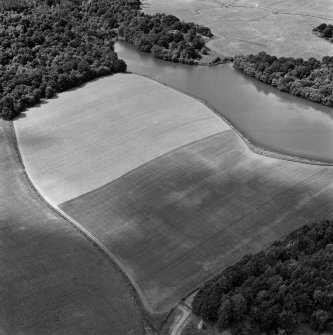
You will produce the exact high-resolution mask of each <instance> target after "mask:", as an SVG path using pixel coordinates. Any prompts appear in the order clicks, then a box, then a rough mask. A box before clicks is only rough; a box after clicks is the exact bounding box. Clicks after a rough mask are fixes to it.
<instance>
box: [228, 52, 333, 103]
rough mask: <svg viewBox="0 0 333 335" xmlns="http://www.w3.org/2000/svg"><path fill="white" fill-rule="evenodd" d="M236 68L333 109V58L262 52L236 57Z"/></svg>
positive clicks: (284, 90)
mask: <svg viewBox="0 0 333 335" xmlns="http://www.w3.org/2000/svg"><path fill="white" fill-rule="evenodd" d="M234 66H235V68H237V69H239V70H241V71H243V72H245V73H246V74H247V75H249V76H251V77H254V78H256V79H259V80H260V81H262V82H264V83H267V84H269V85H272V86H274V87H276V88H278V89H279V90H280V91H282V92H287V93H291V94H293V95H296V96H298V97H302V98H305V99H308V100H311V101H314V102H318V103H321V104H323V105H326V106H333V57H329V56H325V57H323V59H322V60H321V61H319V60H317V59H315V58H309V59H308V60H303V59H302V58H296V59H295V58H292V57H280V58H277V57H275V56H271V55H268V54H267V53H265V52H260V53H259V54H258V55H248V56H243V55H240V56H236V57H235V58H234Z"/></svg>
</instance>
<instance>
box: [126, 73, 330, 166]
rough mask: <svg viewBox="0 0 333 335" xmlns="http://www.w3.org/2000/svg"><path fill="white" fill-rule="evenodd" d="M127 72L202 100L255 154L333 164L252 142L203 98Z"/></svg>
mask: <svg viewBox="0 0 333 335" xmlns="http://www.w3.org/2000/svg"><path fill="white" fill-rule="evenodd" d="M126 73H130V74H135V75H137V76H141V77H145V78H148V79H150V80H153V81H155V82H156V83H159V84H161V85H163V86H165V87H168V88H171V89H173V90H175V91H177V92H179V93H182V94H185V95H187V96H189V97H191V98H193V99H196V100H197V101H199V102H201V103H202V104H203V105H205V106H206V107H207V108H209V109H210V110H211V111H212V112H213V113H214V114H215V115H216V116H217V117H219V118H220V119H221V120H222V121H224V122H225V123H226V124H227V125H228V126H229V127H230V128H231V129H232V130H234V131H235V132H236V133H237V134H238V136H239V137H240V138H241V139H242V140H243V142H244V143H245V144H246V146H247V147H248V148H249V149H250V150H251V151H252V152H254V153H255V154H258V155H261V156H266V157H270V158H275V159H280V160H285V161H291V162H296V163H302V164H309V165H320V166H333V162H332V163H331V162H325V161H319V160H315V159H310V158H304V157H301V156H296V155H295V156H291V155H287V154H283V153H281V152H278V151H273V150H271V149H268V148H266V147H264V146H260V145H257V144H254V143H252V142H251V141H250V140H249V139H248V138H247V137H246V136H245V135H244V134H243V133H241V132H240V131H239V130H238V129H237V128H236V127H235V126H234V125H233V124H232V123H231V122H230V121H229V120H228V119H227V118H226V117H225V116H223V115H221V114H220V113H218V112H217V110H215V109H214V108H213V107H212V106H210V105H209V103H208V102H207V101H206V100H204V99H202V98H198V97H196V96H195V95H192V94H189V93H186V92H185V91H183V90H181V89H179V88H175V87H173V86H169V85H167V84H166V83H163V82H161V81H158V80H157V79H154V78H151V77H149V76H147V75H144V74H140V73H137V72H133V71H128V72H126Z"/></svg>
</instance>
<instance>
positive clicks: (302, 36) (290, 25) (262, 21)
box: [143, 0, 333, 59]
mask: <svg viewBox="0 0 333 335" xmlns="http://www.w3.org/2000/svg"><path fill="white" fill-rule="evenodd" d="M143 3H144V5H143V9H144V12H146V13H149V14H154V13H157V12H162V13H167V14H173V15H177V16H178V17H179V18H180V19H181V20H184V21H193V22H195V23H197V24H202V25H205V26H207V27H209V28H210V29H211V30H212V33H213V34H214V35H215V38H214V39H213V40H211V41H210V42H209V43H208V46H209V47H210V48H211V49H212V50H214V51H216V52H219V53H221V54H223V55H226V56H235V55H236V54H245V55H246V54H250V53H258V52H260V51H265V52H267V53H269V54H274V55H276V56H286V57H289V56H290V57H301V58H304V59H307V58H309V57H315V58H318V59H321V58H322V57H323V56H327V55H331V54H332V46H331V44H330V43H329V42H328V41H325V40H322V39H320V38H319V37H317V36H315V35H314V34H313V33H312V29H313V28H314V27H317V26H318V25H319V24H320V23H322V22H327V23H331V22H332V21H333V3H332V1H330V0H319V1H306V2H305V1H302V3H301V4H300V2H299V1H298V0H291V1H287V0H279V1H274V0H186V1H183V0H170V1H163V0H145V1H144V2H143Z"/></svg>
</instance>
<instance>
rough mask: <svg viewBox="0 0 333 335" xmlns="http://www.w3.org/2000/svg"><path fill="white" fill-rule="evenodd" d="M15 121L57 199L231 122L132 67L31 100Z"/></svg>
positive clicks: (38, 174) (45, 187) (27, 157)
mask: <svg viewBox="0 0 333 335" xmlns="http://www.w3.org/2000/svg"><path fill="white" fill-rule="evenodd" d="M15 128H16V132H17V137H18V141H19V145H20V148H21V153H22V156H23V160H24V163H25V164H26V165H27V169H28V172H29V175H30V177H31V178H32V180H33V181H35V182H36V186H37V188H38V189H39V190H40V191H42V193H43V195H44V196H45V197H46V198H47V199H48V200H49V201H51V202H52V203H53V204H56V205H58V204H59V203H61V202H64V201H66V200H69V199H72V198H74V197H76V196H79V195H81V194H83V193H86V192H88V191H91V190H92V189H95V188H97V187H100V186H102V185H104V184H106V183H108V182H109V181H111V180H114V179H116V178H118V177H120V176H121V175H123V174H124V173H126V172H128V171H130V170H132V169H134V168H136V167H137V166H139V165H141V164H144V163H146V162H147V161H150V160H151V159H154V158H155V157H157V156H160V155H163V154H164V153H166V152H168V151H170V150H173V149H175V148H178V147H179V146H180V145H184V144H187V143H190V142H192V141H195V140H198V139H200V138H202V137H205V136H209V135H212V134H216V133H218V132H221V131H223V130H224V129H230V127H229V126H228V125H226V124H225V123H224V122H222V121H220V120H219V118H218V117H217V116H215V115H213V114H212V113H207V108H206V107H205V106H203V105H202V104H201V103H200V102H198V101H196V100H194V99H192V98H190V97H188V96H185V95H182V94H179V93H178V92H177V91H175V90H172V89H170V88H167V87H165V86H163V85H162V84H158V83H156V82H153V81H151V80H149V79H146V78H143V77H140V76H137V75H132V74H116V75H113V76H109V77H105V78H102V79H100V80H97V81H93V82H90V83H88V84H86V85H84V86H83V87H80V88H78V89H75V90H72V91H67V92H64V93H62V94H60V95H59V96H58V97H56V98H55V99H51V100H48V101H46V103H45V104H43V105H41V106H39V107H34V108H31V109H30V110H29V111H28V113H27V115H26V117H21V118H19V119H18V120H16V121H15Z"/></svg>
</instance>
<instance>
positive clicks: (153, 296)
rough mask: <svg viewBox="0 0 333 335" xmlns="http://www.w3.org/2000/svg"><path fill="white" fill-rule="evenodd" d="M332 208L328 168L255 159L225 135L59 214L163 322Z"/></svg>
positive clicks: (75, 201) (138, 172)
mask: <svg viewBox="0 0 333 335" xmlns="http://www.w3.org/2000/svg"><path fill="white" fill-rule="evenodd" d="M332 204H333V169H332V167H320V166H312V165H306V164H300V163H295V162H289V161H282V160H277V159H273V158H267V157H264V156H259V155H256V154H254V153H252V152H251V151H249V149H248V148H247V147H246V145H245V144H244V143H243V141H242V140H241V139H240V137H239V136H238V135H237V134H236V133H235V132H234V131H233V130H229V131H225V132H223V133H220V134H216V135H212V136H209V137H207V138H205V139H202V140H199V141H196V142H194V143H191V144H188V145H185V146H183V147H180V148H178V149H176V150H174V151H172V152H170V153H168V154H166V155H163V156H162V157H159V158H156V159H155V160H153V161H151V162H149V163H147V164H145V165H143V166H141V167H139V168H137V169H135V170H133V171H131V172H129V173H128V174H126V175H125V176H123V177H121V178H119V179H117V180H115V181H114V182H111V183H109V184H107V185H105V186H103V187H101V188H99V189H96V190H94V191H92V192H89V193H87V194H85V195H82V196H80V197H78V198H76V199H73V200H70V201H68V202H65V203H63V204H61V205H60V208H61V209H62V210H63V211H65V212H66V213H67V214H68V215H70V216H71V217H73V218H74V219H75V220H76V221H78V222H80V223H81V224H82V225H83V226H84V227H85V228H86V229H87V230H89V231H90V232H91V233H92V234H93V235H94V236H96V237H97V238H98V239H99V240H100V241H101V242H102V243H103V244H104V245H105V246H106V247H107V248H108V250H110V251H111V253H112V254H114V255H115V256H116V258H117V259H118V260H119V261H120V262H121V263H122V264H123V265H124V267H125V268H126V271H127V273H128V274H129V276H130V277H131V278H132V280H134V281H135V282H136V284H137V285H138V287H140V289H141V291H142V292H143V295H145V296H146V298H147V300H148V302H149V303H150V306H151V309H152V310H154V311H156V312H165V311H167V310H169V309H170V308H171V307H172V306H174V305H175V304H176V303H177V301H179V300H180V299H181V298H182V297H184V296H186V295H187V294H189V293H190V292H191V291H192V290H194V289H195V288H197V287H198V286H199V285H200V284H201V283H203V282H204V281H205V280H207V279H208V278H211V277H212V276H213V275H214V274H216V273H217V272H218V271H219V270H221V269H223V268H224V267H226V266H228V265H230V264H232V263H234V262H235V261H237V260H239V259H240V257H241V256H243V255H244V254H247V253H251V252H255V251H259V250H261V249H263V248H265V247H267V246H269V245H270V244H271V243H272V241H274V240H275V239H277V238H280V237H281V236H283V235H285V234H286V233H288V232H290V231H291V230H293V229H295V228H297V227H299V226H301V225H303V224H305V223H308V222H311V221H313V220H315V219H318V218H321V217H325V216H326V215H329V213H332V211H333V205H332ZM290 223H292V224H290Z"/></svg>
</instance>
